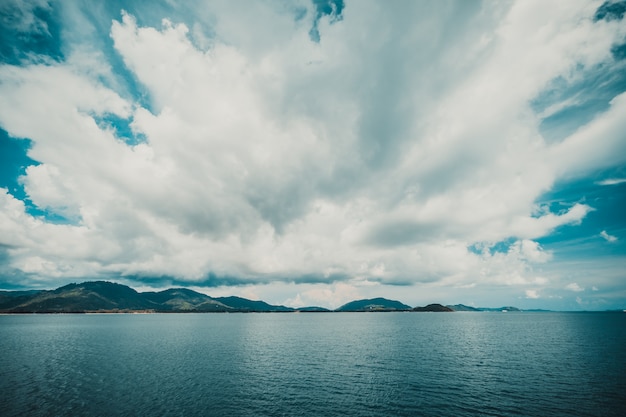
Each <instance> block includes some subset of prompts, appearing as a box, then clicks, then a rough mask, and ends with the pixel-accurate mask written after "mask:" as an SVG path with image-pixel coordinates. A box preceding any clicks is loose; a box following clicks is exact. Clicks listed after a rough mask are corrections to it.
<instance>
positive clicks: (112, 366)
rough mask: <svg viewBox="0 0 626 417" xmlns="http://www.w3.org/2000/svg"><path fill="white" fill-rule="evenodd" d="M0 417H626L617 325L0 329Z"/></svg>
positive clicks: (69, 324)
mask: <svg viewBox="0 0 626 417" xmlns="http://www.w3.org/2000/svg"><path fill="white" fill-rule="evenodd" d="M0 354H1V357H0V400H1V401H0V415H2V416H22V415H25V416H120V415H121V416H142V415H143V416H202V415H206V416H262V415H267V416H340V415H341V416H393V415H398V416H478V415H480V416H489V415H493V416H624V415H626V314H625V313H507V314H503V313H340V314H339V313H338V314H319V313H318V314H304V313H302V314H294V313H290V314H153V315H24V316H0Z"/></svg>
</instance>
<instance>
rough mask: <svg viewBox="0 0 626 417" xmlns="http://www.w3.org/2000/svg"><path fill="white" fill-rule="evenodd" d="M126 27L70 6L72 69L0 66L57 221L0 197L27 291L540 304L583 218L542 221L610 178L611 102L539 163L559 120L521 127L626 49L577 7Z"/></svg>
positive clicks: (175, 20) (611, 30)
mask: <svg viewBox="0 0 626 417" xmlns="http://www.w3.org/2000/svg"><path fill="white" fill-rule="evenodd" d="M130 3H132V2H130ZM130 3H129V11H128V12H121V11H116V14H115V15H113V16H109V15H107V14H106V13H107V11H106V10H105V9H103V11H102V13H103V15H106V16H107V19H106V24H104V23H102V22H100V23H99V24H97V23H98V22H97V21H95V20H94V19H96V17H94V16H89V18H87V16H82V19H81V13H82V12H81V11H80V10H79V9H76V8H75V7H70V6H67V8H64V9H63V11H64V13H62V14H61V15H62V16H65V18H67V19H69V20H70V21H71V22H79V23H81V24H80V25H78V27H79V29H80V30H78V29H77V30H76V32H80V33H86V34H89V36H86V37H84V39H87V41H85V40H83V41H80V40H79V39H78V38H79V36H77V35H76V33H75V32H72V28H71V27H69V25H68V27H65V29H64V30H65V31H66V33H65V34H64V37H63V39H65V40H66V42H70V43H71V42H80V44H78V43H77V44H74V43H71V45H66V48H65V49H64V50H66V51H68V52H67V57H66V59H64V60H59V61H54V60H52V61H51V60H42V59H38V60H34V61H33V62H31V63H25V64H23V65H9V64H4V65H2V66H0V80H1V81H2V82H1V83H0V96H1V97H3V99H2V100H0V125H1V126H2V128H3V129H5V130H7V131H8V132H9V133H10V135H12V136H14V137H17V138H29V139H31V140H32V141H33V146H32V148H31V149H30V150H29V157H31V158H32V159H34V160H36V161H38V162H39V165H36V166H34V165H33V166H30V167H28V169H27V170H26V174H25V175H24V176H23V177H21V179H20V181H21V184H23V186H24V189H25V191H26V193H27V194H28V197H29V199H30V201H31V202H32V204H33V205H34V206H36V207H37V208H39V209H41V210H45V211H46V212H48V213H52V214H55V215H57V216H60V217H62V218H63V219H64V221H63V222H61V223H62V224H54V223H52V222H50V221H48V220H47V219H46V218H45V217H36V216H32V215H30V214H29V213H28V210H27V209H26V207H25V205H24V203H23V202H22V201H20V200H18V199H16V198H15V196H13V195H11V194H10V193H9V192H8V191H4V190H3V191H4V192H3V193H0V210H1V211H0V213H1V215H0V236H2V241H1V242H0V243H2V244H4V245H7V246H6V247H7V248H9V249H7V250H6V253H7V260H6V261H5V262H6V263H7V264H8V265H9V266H10V267H11V268H14V269H15V270H19V271H23V273H24V274H26V275H28V276H31V277H44V276H48V277H59V278H62V277H67V278H70V277H80V276H123V277H128V278H129V279H131V278H132V279H133V280H135V281H140V280H144V281H145V282H150V280H151V279H161V278H162V279H166V280H167V279H169V278H168V277H173V279H175V280H178V281H176V282H188V283H191V284H195V285H198V286H213V287H215V288H218V287H221V286H225V285H236V284H241V285H275V286H276V285H286V284H284V283H298V284H299V285H310V286H312V287H310V288H309V287H307V289H303V290H302V291H299V292H298V297H299V298H297V297H296V296H294V295H292V296H288V295H285V297H284V298H285V299H293V300H294V302H304V300H308V301H310V302H317V301H321V300H322V299H324V298H326V299H332V300H333V303H339V302H341V301H342V300H343V299H344V298H345V297H347V296H348V295H350V296H351V295H355V294H357V293H359V292H358V291H360V289H362V288H365V287H367V286H368V285H371V284H372V283H374V284H376V285H390V286H406V285H408V284H416V285H417V284H419V285H431V286H436V285H449V286H454V287H455V288H456V287H458V288H461V287H471V288H474V287H480V285H481V284H485V285H487V284H494V285H502V286H517V285H529V284H530V285H544V284H546V282H547V279H546V278H545V276H544V274H542V273H541V271H539V270H537V269H536V268H538V266H539V265H546V264H549V263H550V262H552V261H553V258H554V256H555V255H554V254H553V252H552V251H551V250H544V249H543V247H542V246H541V245H540V244H539V243H538V240H539V239H540V238H542V237H545V236H549V235H551V234H552V233H553V232H554V231H555V230H557V229H559V230H561V229H560V228H562V227H564V226H576V225H578V224H580V223H581V222H583V221H584V219H585V218H586V216H587V215H588V214H589V213H590V212H591V211H592V210H593V207H592V203H589V204H590V205H587V204H583V203H581V202H579V203H576V202H572V203H571V204H570V205H569V206H568V208H567V209H566V210H564V211H561V212H551V211H550V210H543V211H541V210H537V207H536V201H537V199H538V198H539V197H540V196H541V195H542V194H543V193H545V192H546V191H548V190H550V189H551V187H553V186H554V185H555V184H556V183H557V181H559V180H561V179H563V178H568V177H569V176H573V175H584V174H585V173H586V172H590V171H593V170H596V169H599V168H602V167H606V166H612V165H615V164H620V163H623V162H624V157H623V156H622V155H625V154H626V152H622V150H623V149H622V148H623V145H624V141H623V139H622V136H621V132H623V131H624V127H625V126H624V122H623V120H622V119H623V117H620V116H621V115H622V114H623V113H624V103H625V102H626V101H625V99H624V96H623V95H622V96H619V95H618V96H616V97H615V98H614V99H613V101H612V102H611V103H610V106H609V108H608V110H607V111H606V112H604V113H602V114H600V115H598V116H597V117H596V118H595V119H593V120H592V121H590V122H589V123H588V124H587V125H585V126H582V127H581V128H580V129H579V130H578V131H576V132H575V133H574V134H572V135H570V136H568V137H567V138H565V139H564V140H563V141H561V142H559V143H554V144H551V143H547V142H546V141H545V140H544V139H543V137H542V136H541V133H540V131H539V124H540V122H541V119H542V118H544V117H547V115H548V114H549V113H550V111H552V112H554V111H558V109H559V103H556V104H554V106H555V107H553V108H552V110H550V111H548V112H547V113H546V112H545V111H544V112H543V113H542V112H539V113H535V112H534V111H533V110H532V107H531V105H530V103H531V102H532V101H533V99H535V98H536V97H537V96H538V95H539V94H540V93H541V92H542V91H544V90H545V89H546V88H549V86H550V85H551V83H552V82H553V80H555V79H559V78H564V79H572V78H576V77H584V76H586V74H588V73H589V72H590V71H592V70H593V69H594V68H597V67H598V66H603V65H604V66H608V65H609V64H610V63H611V62H612V60H613V58H612V55H611V52H610V50H611V47H612V45H613V44H614V43H615V42H617V40H619V39H621V38H620V37H623V36H624V34H625V30H624V29H623V28H622V26H621V25H620V24H619V22H618V21H615V20H611V21H605V20H602V21H599V22H595V23H594V22H593V19H592V16H593V14H594V12H595V9H594V7H595V6H594V5H593V4H589V3H588V2H586V1H579V2H575V3H574V4H573V5H572V4H569V3H568V4H567V5H561V4H557V3H554V4H552V3H551V4H549V5H546V4H545V3H544V2H531V1H528V2H520V3H514V4H512V5H491V6H490V7H483V6H485V5H481V4H480V3H473V2H469V3H468V2H459V3H457V4H456V6H455V7H435V6H433V5H427V4H422V3H419V2H414V3H409V4H404V5H402V6H401V7H400V6H398V5H387V4H381V3H379V2H375V1H372V2H369V1H363V2H358V3H349V4H347V5H346V7H345V8H344V9H343V10H342V12H341V13H342V19H334V18H332V17H331V16H319V15H318V14H317V12H316V11H315V10H314V9H313V7H312V5H310V4H307V3H304V2H303V3H302V7H304V9H303V10H305V11H306V13H303V14H300V15H299V16H301V18H299V19H296V18H295V17H294V10H293V8H292V7H291V6H284V5H283V6H281V5H280V4H278V3H277V4H274V3H271V2H262V3H255V4H254V6H251V7H250V9H249V10H243V11H242V10H241V8H240V7H237V8H236V9H235V6H233V5H230V4H229V3H228V2H225V3H219V2H218V3H214V4H213V3H212V4H210V5H206V7H204V6H203V7H202V10H198V11H197V13H196V14H194V13H192V12H193V11H194V10H195V9H193V6H189V9H184V13H183V12H181V14H179V15H176V14H175V13H174V11H173V10H174V9H172V8H167V7H165V6H163V7H158V8H157V9H156V10H159V11H163V13H164V15H163V16H161V17H160V18H159V19H156V18H154V16H152V15H151V14H150V17H149V18H147V17H145V16H144V15H142V14H139V13H136V15H137V16H135V15H134V14H133V13H132V11H133V10H136V8H133V7H130ZM294 7H295V6H294ZM168 10H169V12H170V13H172V15H166V14H165V11H168ZM181 10H182V9H181ZM538 10H539V11H540V12H538ZM191 16H193V19H192V18H191ZM302 16H303V17H302ZM160 19H162V20H160ZM316 19H318V20H316ZM111 22H112V23H111ZM146 22H147V23H146ZM155 22H160V23H155ZM314 25H315V28H316V30H317V32H318V34H319V39H311V28H312V27H314ZM100 27H103V28H105V29H106V33H99V32H98V30H99V28H100ZM372 27H376V28H379V29H380V30H377V34H376V36H369V35H366V34H370V33H372V32H371V31H372V29H371V28H372ZM97 37H99V39H98V41H97V42H96V41H95V40H94V39H95V38H97ZM90 42H92V43H90ZM102 45H105V46H102ZM107 48H108V49H107ZM120 68H123V70H122V69H120ZM135 84H136V85H138V86H141V88H136V89H133V88H130V87H129V86H132V85H135ZM139 91H141V92H145V96H144V95H143V93H141V94H139V93H138V92H139ZM566 105H569V104H567V103H561V106H566ZM33 120H37V123H33V122H32V121H33ZM121 125H123V126H124V127H125V129H126V133H125V134H127V135H130V136H132V137H133V138H140V139H137V140H133V141H129V140H127V139H125V137H123V135H122V134H121V133H120V132H121V128H119V127H120V126H121ZM598 138H600V139H598ZM502 242H511V243H510V245H509V247H508V249H507V250H506V251H504V252H498V251H497V250H494V248H495V247H496V246H497V245H498V244H500V243H502ZM475 245H478V246H480V247H481V251H479V252H478V253H477V251H473V250H469V249H468V248H471V247H474V246H475ZM477 282H478V285H477V284H476V283H477ZM323 283H326V284H328V285H330V286H331V287H328V288H321V287H320V288H318V287H315V285H318V284H319V285H321V284H323ZM340 284H341V285H340ZM343 285H345V286H343ZM273 288H276V287H273ZM329 288H330V289H329ZM367 288H370V287H367ZM327 290H328V291H331V292H330V293H327V292H326V291H327ZM353 290H354V291H355V292H352V291H353ZM393 291H395V290H393ZM529 291H531V292H530V293H527V296H529V297H530V295H532V294H537V293H533V292H532V291H535V290H529ZM359 294H360V293H359ZM529 294H530V295H529ZM308 301H307V302H308Z"/></svg>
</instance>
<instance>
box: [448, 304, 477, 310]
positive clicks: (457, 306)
mask: <svg viewBox="0 0 626 417" xmlns="http://www.w3.org/2000/svg"><path fill="white" fill-rule="evenodd" d="M446 307H448V308H450V309H452V310H454V311H480V309H479V308H476V307H470V306H466V305H465V304H454V305H447V306H446Z"/></svg>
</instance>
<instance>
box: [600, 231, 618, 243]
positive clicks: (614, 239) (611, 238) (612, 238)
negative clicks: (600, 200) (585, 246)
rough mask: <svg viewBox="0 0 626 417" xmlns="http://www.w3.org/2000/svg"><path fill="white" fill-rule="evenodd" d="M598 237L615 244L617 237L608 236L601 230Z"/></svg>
mask: <svg viewBox="0 0 626 417" xmlns="http://www.w3.org/2000/svg"><path fill="white" fill-rule="evenodd" d="M600 237H602V238H603V239H604V240H606V241H607V242H609V243H614V242H617V237H615V236H611V235H610V234H608V233H607V232H606V230H603V231H601V232H600Z"/></svg>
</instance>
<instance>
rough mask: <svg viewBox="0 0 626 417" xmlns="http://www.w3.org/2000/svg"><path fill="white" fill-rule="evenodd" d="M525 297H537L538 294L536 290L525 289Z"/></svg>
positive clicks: (538, 296)
mask: <svg viewBox="0 0 626 417" xmlns="http://www.w3.org/2000/svg"><path fill="white" fill-rule="evenodd" d="M526 298H531V299H537V298H540V295H539V292H538V291H537V290H526Z"/></svg>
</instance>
